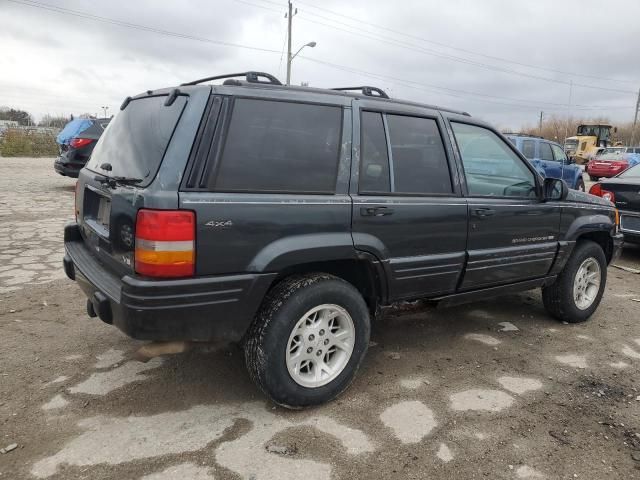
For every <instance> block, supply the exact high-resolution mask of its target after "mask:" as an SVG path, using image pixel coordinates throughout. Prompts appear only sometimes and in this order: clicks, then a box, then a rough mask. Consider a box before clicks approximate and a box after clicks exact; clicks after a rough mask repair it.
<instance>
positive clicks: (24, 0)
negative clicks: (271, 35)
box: [8, 0, 635, 110]
mask: <svg viewBox="0 0 640 480" xmlns="http://www.w3.org/2000/svg"><path fill="white" fill-rule="evenodd" d="M8 1H10V2H13V3H17V4H21V5H25V6H31V7H35V8H41V9H44V10H49V11H52V12H55V13H60V14H66V15H73V16H77V17H80V18H84V19H90V20H95V21H99V22H103V23H108V24H112V25H118V26H122V27H126V28H133V29H137V30H142V31H147V32H152V33H157V34H162V35H168V36H171V37H176V38H183V39H189V40H195V41H200V42H207V43H213V44H218V45H223V46H229V47H239V48H245V49H250V50H257V51H264V52H269V53H279V54H281V51H278V50H273V49H266V48H261V47H252V46H248V45H242V44H237V43H231V42H225V41H220V40H212V39H209V38H204V37H197V36H193V35H187V34H182V33H178V32H172V31H168V30H162V29H159V28H155V27H149V26H145V25H139V24H134V23H130V22H124V21H121V20H117V19H112V18H108V17H102V16H99V15H93V14H90V13H86V12H81V11H77V10H71V9H67V8H62V7H56V6H50V5H46V4H42V3H39V2H36V1H33V0H8ZM238 1H241V3H246V4H249V5H254V6H255V4H252V3H250V2H246V1H242V0H238ZM264 8H266V9H269V10H274V11H275V9H270V8H268V7H264ZM301 58H305V59H306V60H309V61H312V62H316V63H319V64H323V65H327V66H331V67H333V68H338V69H341V70H344V71H348V72H352V73H359V74H361V75H365V76H370V77H373V78H379V79H385V78H387V79H392V80H394V81H395V82H397V83H400V84H402V85H405V86H408V87H410V88H416V85H417V86H418V87H421V88H422V89H423V90H425V89H426V90H427V91H432V90H428V89H437V90H442V91H443V92H438V93H444V94H446V95H450V96H454V97H459V98H465V97H464V96H463V95H475V96H481V97H486V98H495V99H505V100H511V101H518V102H532V101H530V100H521V99H512V98H508V97H500V96H495V95H488V94H481V93H475V92H467V91H463V90H456V89H451V88H448V87H440V86H436V85H429V84H421V83H418V82H413V81H409V80H406V79H400V78H396V77H390V76H386V75H382V74H376V73H372V72H366V71H364V70H357V69H353V68H351V67H346V66H343V65H338V64H334V63H331V62H325V61H321V60H316V59H311V58H308V57H302V56H301ZM574 85H575V84H574ZM446 92H450V93H446ZM634 93H635V92H634ZM460 94H463V95H460ZM484 101H488V102H490V103H501V104H503V105H508V106H520V107H523V106H526V105H522V104H515V103H504V102H496V101H492V100H484ZM536 103H544V104H549V105H557V106H559V107H561V106H562V107H564V106H566V104H553V103H551V102H536ZM582 107H587V108H586V109H589V110H593V109H597V108H607V109H608V108H618V107H604V106H603V107H588V106H582ZM531 108H536V109H537V108H539V105H536V106H535V107H534V106H533V105H531Z"/></svg>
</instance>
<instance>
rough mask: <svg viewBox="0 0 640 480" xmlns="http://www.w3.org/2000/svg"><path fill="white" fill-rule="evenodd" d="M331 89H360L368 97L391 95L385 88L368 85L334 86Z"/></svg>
mask: <svg viewBox="0 0 640 480" xmlns="http://www.w3.org/2000/svg"><path fill="white" fill-rule="evenodd" d="M331 90H338V91H341V92H352V91H360V92H362V94H363V95H366V96H367V97H378V98H389V95H387V93H386V92H385V91H384V90H382V89H381V88H378V87H368V86H362V87H339V88H332V89H331Z"/></svg>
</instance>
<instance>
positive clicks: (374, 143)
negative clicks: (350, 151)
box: [359, 112, 391, 193]
mask: <svg viewBox="0 0 640 480" xmlns="http://www.w3.org/2000/svg"><path fill="white" fill-rule="evenodd" d="M360 129H361V133H362V138H361V140H360V145H361V146H360V150H361V152H360V153H361V156H362V162H361V166H360V180H359V190H360V192H361V193H362V192H370V193H375V192H380V193H389V192H390V191H391V181H390V177H389V155H388V150H387V140H386V138H385V132H384V123H383V121H382V114H381V113H374V112H362V121H361V125H360Z"/></svg>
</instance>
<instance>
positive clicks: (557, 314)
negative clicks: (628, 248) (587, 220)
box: [542, 241, 607, 323]
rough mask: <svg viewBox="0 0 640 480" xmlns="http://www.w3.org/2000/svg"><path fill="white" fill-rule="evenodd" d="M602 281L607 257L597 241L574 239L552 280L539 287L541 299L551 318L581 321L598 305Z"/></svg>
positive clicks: (605, 273) (604, 280)
mask: <svg viewBox="0 0 640 480" xmlns="http://www.w3.org/2000/svg"><path fill="white" fill-rule="evenodd" d="M606 283H607V259H606V258H605V255H604V252H603V251H602V248H601V247H600V245H598V244H597V243H595V242H592V241H582V242H578V244H577V245H576V247H575V248H574V250H573V252H572V253H571V257H570V258H569V260H567V263H566V265H565V266H564V268H563V270H562V272H560V275H558V278H557V279H556V281H555V282H554V283H553V284H551V285H549V286H547V287H543V288H542V301H543V303H544V307H545V309H546V310H547V312H549V314H551V316H553V317H554V318H556V319H558V320H561V321H565V322H569V323H580V322H584V321H586V320H588V319H589V317H591V315H593V312H595V311H596V309H597V308H598V305H599V304H600V300H601V299H602V294H603V293H604V288H605V285H606Z"/></svg>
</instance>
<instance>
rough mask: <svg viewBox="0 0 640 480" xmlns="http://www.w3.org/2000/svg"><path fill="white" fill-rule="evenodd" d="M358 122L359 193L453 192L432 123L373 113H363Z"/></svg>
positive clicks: (445, 160)
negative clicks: (359, 134) (359, 145)
mask: <svg viewBox="0 0 640 480" xmlns="http://www.w3.org/2000/svg"><path fill="white" fill-rule="evenodd" d="M361 118H362V120H361V135H362V136H361V155H362V160H361V165H360V181H359V191H360V193H364V192H367V193H376V192H377V193H395V194H407V195H412V194H413V195H415V194H417V195H430V194H431V195H439V194H450V193H452V192H453V187H452V184H451V175H450V173H449V166H448V162H447V156H446V154H445V150H444V145H443V143H442V137H441V136H440V130H439V129H438V124H437V122H436V121H435V120H433V119H430V118H422V117H410V116H405V115H395V114H382V113H376V112H363V113H362V117H361ZM385 128H386V130H385ZM387 138H388V139H389V143H387Z"/></svg>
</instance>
